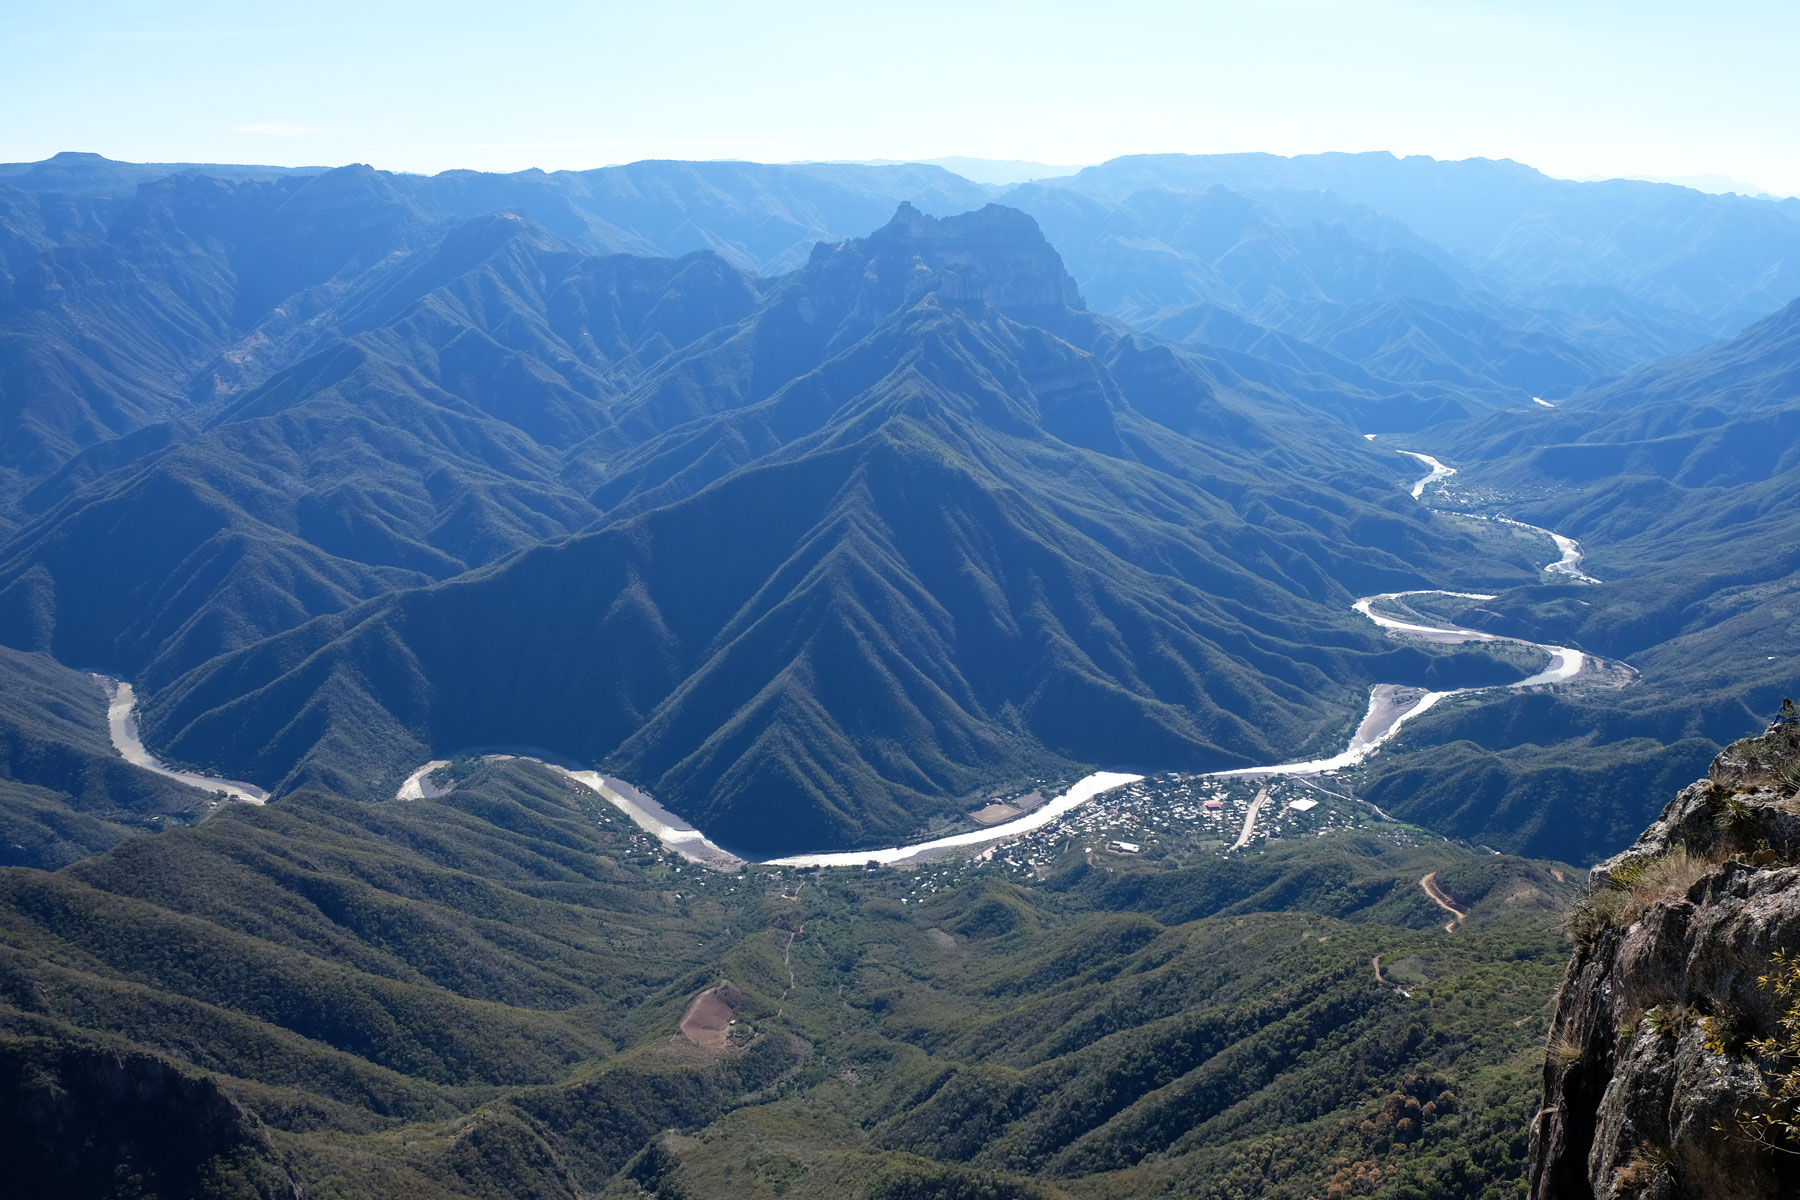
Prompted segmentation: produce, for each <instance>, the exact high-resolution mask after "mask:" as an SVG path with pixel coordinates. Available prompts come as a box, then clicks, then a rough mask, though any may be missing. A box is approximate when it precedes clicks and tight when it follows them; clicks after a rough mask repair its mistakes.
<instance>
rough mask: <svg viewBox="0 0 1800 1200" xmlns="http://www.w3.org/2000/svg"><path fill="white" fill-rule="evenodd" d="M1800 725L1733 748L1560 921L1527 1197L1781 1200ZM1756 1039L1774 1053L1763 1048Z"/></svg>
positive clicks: (1798, 914) (1795, 924)
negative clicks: (1563, 942) (1561, 966)
mask: <svg viewBox="0 0 1800 1200" xmlns="http://www.w3.org/2000/svg"><path fill="white" fill-rule="evenodd" d="M1797 800H1800V727H1796V726H1795V725H1794V724H1792V723H1791V722H1785V721H1784V722H1778V723H1777V724H1776V725H1774V726H1772V727H1771V728H1770V729H1769V730H1768V732H1767V733H1765V734H1763V735H1762V736H1760V737H1756V738H1746V739H1743V740H1742V741H1739V742H1736V743H1733V744H1732V745H1731V746H1730V747H1728V748H1727V749H1726V750H1725V751H1724V752H1723V753H1721V754H1720V755H1719V757H1718V758H1717V759H1716V760H1715V761H1714V763H1713V765H1712V768H1711V770H1710V771H1709V772H1708V774H1707V778H1705V779H1704V780H1701V781H1700V782H1698V783H1695V784H1694V785H1693V786H1692V787H1689V788H1686V789H1684V790H1683V791H1682V792H1681V793H1680V794H1679V795H1678V796H1676V797H1675V798H1674V799H1673V800H1671V801H1670V802H1669V805H1668V807H1667V808H1666V809H1664V810H1663V814H1662V817H1661V818H1660V819H1659V820H1658V821H1657V822H1656V823H1655V824H1653V825H1652V826H1651V827H1650V828H1649V829H1647V830H1645V831H1644V833H1643V835H1642V836H1641V837H1640V838H1639V839H1638V841H1637V844H1636V845H1634V846H1632V847H1631V849H1629V850H1627V851H1625V852H1624V853H1622V854H1619V855H1617V856H1615V857H1614V858H1611V859H1609V860H1607V861H1606V862H1604V863H1601V864H1600V865H1599V866H1598V867H1596V868H1594V879H1593V883H1592V887H1591V890H1590V894H1589V895H1588V897H1587V898H1586V899H1585V900H1583V901H1582V903H1581V904H1579V905H1577V906H1576V908H1575V909H1574V910H1573V911H1572V913H1571V915H1570V918H1569V920H1570V929H1571V932H1572V933H1573V934H1574V935H1575V955H1574V957H1573V959H1572V960H1571V961H1570V963H1569V967H1568V972H1567V974H1566V975H1565V976H1564V979H1563V985H1562V990H1561V992H1560V993H1559V995H1558V996H1557V1001H1556V1014H1555V1017H1554V1020H1553V1024H1552V1026H1551V1035H1550V1052H1549V1055H1548V1056H1547V1059H1546V1061H1545V1064H1544V1098H1543V1105H1542V1108H1541V1109H1540V1110H1539V1113H1538V1117H1537V1120H1536V1121H1535V1122H1534V1124H1533V1128H1532V1139H1531V1140H1532V1147H1531V1157H1532V1171H1531V1175H1532V1195H1533V1196H1534V1197H1544V1198H1546V1200H1547V1198H1549V1197H1605V1198H1607V1200H1612V1198H1614V1197H1626V1196H1644V1195H1655V1196H1666V1197H1671V1198H1672V1200H1673V1198H1682V1200H1685V1198H1687V1197H1695V1198H1698V1197H1712V1196H1785V1195H1790V1194H1792V1193H1793V1191H1794V1190H1795V1189H1796V1188H1797V1187H1800V1169H1797V1167H1796V1161H1795V1158H1794V1149H1793V1135H1794V1133H1795V1128H1794V1108H1793V1104H1794V1091H1793V1088H1794V1079H1795V1075H1794V1072H1795V1064H1794V1057H1793V1050H1792V1046H1793V1035H1794V1030H1793V1025H1792V1022H1793V1021H1794V1019H1795V1012H1794V994H1793V991H1792V988H1793V986H1794V979H1793V970H1792V966H1791V961H1792V956H1793V955H1794V954H1795V953H1796V951H1797V950H1800V869H1796V868H1795V866H1794V865H1793V855H1792V848H1793V845H1794V837H1795V834H1796V832H1800V822H1797V821H1796V812H1795V805H1796V801H1797ZM1765 1039H1767V1042H1766V1043H1765V1041H1764V1040H1765Z"/></svg>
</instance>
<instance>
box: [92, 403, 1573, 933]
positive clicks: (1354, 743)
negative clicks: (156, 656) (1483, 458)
mask: <svg viewBox="0 0 1800 1200" xmlns="http://www.w3.org/2000/svg"><path fill="white" fill-rule="evenodd" d="M1365 436H1367V437H1371V438H1372V437H1373V436H1375V435H1372V434H1371V435H1365ZM1399 453H1401V454H1405V455H1407V456H1409V457H1411V458H1415V459H1417V460H1418V461H1419V462H1420V463H1422V464H1423V465H1425V466H1426V467H1428V468H1430V473H1429V474H1427V475H1426V476H1425V477H1424V478H1423V479H1420V480H1418V481H1417V482H1416V483H1414V484H1413V486H1412V489H1411V492H1412V495H1413V497H1414V498H1416V499H1420V500H1422V499H1423V498H1424V494H1425V489H1426V488H1427V487H1428V486H1430V484H1432V483H1433V482H1434V481H1437V480H1441V479H1447V478H1449V477H1450V476H1451V475H1454V474H1456V468H1455V467H1451V466H1446V465H1445V464H1444V463H1441V462H1439V461H1438V460H1437V459H1435V458H1433V457H1432V456H1431V455H1429V454H1421V453H1418V452H1417V451H1412V450H1402V451H1400V452H1399ZM1454 515H1464V514H1454ZM1480 519H1484V520H1499V521H1504V522H1505V523H1507V524H1511V525H1517V526H1520V527H1522V528H1526V529H1533V530H1536V531H1537V532H1539V533H1543V534H1546V535H1548V536H1549V537H1551V538H1552V539H1554V541H1555V543H1556V545H1557V547H1558V549H1559V550H1560V551H1561V553H1562V559H1561V561H1560V562H1557V563H1553V564H1551V565H1550V566H1549V567H1547V568H1545V569H1546V570H1548V571H1552V572H1557V573H1559V574H1565V575H1568V576H1570V577H1571V578H1575V579H1579V580H1582V581H1585V582H1590V583H1594V582H1598V580H1595V579H1593V577H1592V576H1589V575H1586V574H1583V573H1582V571H1581V569H1580V564H1581V550H1580V547H1579V545H1578V544H1577V543H1576V542H1575V540H1574V539H1573V538H1565V537H1563V536H1561V535H1560V534H1556V533H1553V532H1551V531H1550V530H1547V529H1541V528H1539V527H1538V526H1535V525H1525V524H1524V523H1523V522H1519V521H1513V520H1511V519H1510V518H1504V517H1491V518H1480ZM1411 596H1450V597H1454V598H1457V599H1465V600H1490V599H1492V598H1493V597H1492V596H1490V595H1487V594H1484V593H1478V592H1450V591H1442V590H1439V589H1434V588H1422V589H1418V590H1415V591H1410V592H1385V593H1382V594H1380V595H1375V596H1364V597H1363V598H1362V599H1360V600H1358V601H1356V603H1355V604H1354V605H1352V606H1351V607H1352V609H1353V610H1354V611H1355V612H1357V613H1360V614H1361V615H1362V616H1364V617H1366V618H1367V619H1368V620H1370V621H1372V622H1374V623H1375V624H1376V625H1377V626H1379V627H1380V628H1382V629H1385V630H1387V631H1389V632H1391V633H1400V634H1405V635H1407V636H1410V637H1416V638H1421V639H1424V640H1427V641H1433V642H1437V643H1439V644H1443V645H1458V644H1462V643H1466V642H1496V643H1499V642H1510V643H1512V644H1515V645H1520V646H1529V647H1533V648H1536V649H1538V650H1542V651H1543V652H1545V653H1546V654H1548V655H1549V656H1550V664H1549V665H1548V666H1547V667H1545V668H1544V669H1543V670H1542V671H1539V672H1538V673H1537V674H1535V675H1532V676H1531V677H1530V678H1527V679H1521V680H1519V681H1517V682H1516V683H1506V684H1494V685H1491V686H1488V687H1468V688H1451V689H1448V690H1446V691H1441V692H1434V691H1427V690H1425V689H1422V688H1415V687H1406V686H1403V685H1400V684H1392V683H1378V684H1376V685H1375V686H1374V687H1372V688H1371V689H1370V690H1369V707H1368V710H1367V712H1366V713H1365V714H1364V716H1363V719H1362V722H1361V723H1360V724H1358V726H1357V727H1356V730H1355V732H1354V733H1352V734H1351V736H1350V740H1349V743H1348V744H1347V745H1346V746H1345V748H1344V749H1343V750H1342V751H1340V752H1339V753H1337V754H1334V755H1332V756H1330V757H1328V758H1317V759H1308V760H1305V761H1300V762H1283V763H1273V764H1270V765H1268V766H1261V767H1237V768H1233V769H1230V770H1224V771H1210V772H1206V773H1205V776H1204V777H1207V778H1217V779H1224V778H1232V777H1238V776H1243V777H1252V776H1275V775H1292V776H1313V775H1323V774H1327V773H1329V772H1332V771H1339V770H1342V769H1344V768H1346V767H1353V766H1356V765H1358V764H1359V763H1361V762H1363V761H1364V760H1365V759H1367V758H1368V757H1369V755H1370V754H1372V753H1373V752H1374V751H1375V750H1376V749H1377V748H1379V747H1380V746H1381V745H1382V744H1383V743H1384V742H1387V741H1388V740H1389V739H1391V738H1392V737H1393V736H1394V735H1395V734H1396V733H1398V732H1399V731H1400V728H1401V727H1402V726H1403V725H1404V724H1406V722H1408V721H1410V720H1412V719H1413V718H1414V717H1417V716H1419V715H1420V714H1422V713H1425V712H1429V711H1430V710H1431V709H1433V708H1435V707H1436V706H1437V705H1438V704H1440V703H1442V702H1443V701H1445V700H1447V699H1450V698H1452V697H1459V696H1472V695H1477V694H1480V693H1484V692H1498V691H1509V690H1516V689H1521V688H1530V687H1537V686H1540V685H1543V684H1552V683H1564V682H1567V681H1568V680H1570V679H1573V678H1575V677H1576V676H1577V675H1579V674H1580V673H1581V672H1582V671H1583V670H1584V669H1586V667H1587V665H1588V662H1589V659H1588V657H1587V655H1585V654H1583V653H1582V652H1581V651H1579V650H1575V649H1572V648H1570V647H1567V646H1548V645H1542V644H1540V643H1537V642H1530V641H1527V640H1525V639H1523V638H1508V637H1501V636H1499V635H1497V634H1492V633H1487V632H1485V631H1483V630H1478V629H1464V628H1462V627H1461V626H1457V625H1451V624H1448V623H1438V622H1432V623H1428V622H1427V619H1426V618H1418V619H1416V620H1407V619H1405V618H1403V617H1399V616H1395V615H1393V614H1392V613H1390V612H1382V611H1379V610H1378V606H1380V605H1384V604H1385V605H1388V606H1394V605H1404V603H1405V601H1406V599H1407V598H1408V597H1411ZM1415 615H1416V614H1415ZM96 678H99V679H101V680H102V683H103V684H105V685H106V686H107V687H108V696H109V697H111V707H110V709H109V711H108V724H109V726H110V728H111V731H112V739H113V745H114V747H115V748H117V749H118V751H119V753H120V754H122V755H124V756H125V757H126V758H127V759H129V760H130V761H132V762H135V763H137V764H138V765H139V766H143V767H145V768H146V769H148V770H153V771H156V772H158V773H159V774H162V775H167V776H169V777H170V778H173V779H178V780H180V781H181V782H183V783H186V784H188V785H190V786H192V787H198V788H203V789H207V790H212V791H221V792H224V793H226V794H228V795H231V796H233V797H235V798H236V799H240V800H245V801H248V802H249V803H252V804H261V803H262V802H263V801H265V800H266V799H268V794H267V793H266V792H264V791H262V789H260V788H257V787H255V786H253V785H251V784H247V783H237V782H235V781H231V780H223V779H213V778H211V777H210V776H205V775H196V774H192V773H187V772H180V771H175V770H172V769H171V768H169V767H166V766H164V765H163V764H162V763H160V762H158V761H157V760H156V759H155V758H154V757H153V756H151V755H150V754H149V752H148V751H146V750H145V749H144V747H143V744H142V743H141V742H140V741H138V740H137V723H136V720H135V717H134V715H133V711H132V706H133V704H134V702H135V697H134V695H133V693H132V690H131V685H130V684H128V683H122V682H120V681H117V680H108V679H106V678H105V677H103V676H96ZM486 757H489V758H495V759H505V758H515V757H521V756H517V755H488V756H486ZM527 761H531V762H537V763H539V764H541V765H543V766H544V767H547V768H548V769H550V770H552V771H555V772H557V773H558V774H560V775H563V776H564V777H566V778H568V779H570V780H573V781H574V782H576V783H578V784H581V785H582V786H583V787H586V788H589V789H591V790H593V791H594V792H595V793H597V794H598V795H599V796H600V797H601V798H603V799H604V800H606V801H607V802H608V803H609V804H611V805H612V806H613V807H614V808H616V809H618V810H619V811H620V812H622V813H624V814H625V815H626V816H627V817H628V818H630V819H631V821H632V822H633V823H635V824H636V825H637V826H638V827H639V828H640V829H642V830H644V831H645V832H646V833H649V834H650V835H652V836H653V837H655V838H656V839H657V840H658V841H660V842H661V843H662V844H663V846H664V847H665V848H667V849H669V850H672V851H674V852H675V853H677V854H679V855H681V856H682V857H683V858H686V859H687V860H689V861H690V862H694V863H698V864H700V865H701V866H705V867H711V868H713V869H715V870H721V871H736V870H738V869H740V868H741V867H743V865H744V863H745V861H746V860H744V859H743V858H741V857H739V856H738V855H735V854H733V853H731V852H730V851H728V850H725V849H723V848H722V847H720V846H718V845H717V844H716V843H714V842H713V841H711V840H710V839H709V838H707V837H706V835H705V834H703V833H701V832H700V831H699V830H698V829H696V828H694V827H693V826H692V825H690V824H688V823H687V822H686V821H683V820H682V819H681V818H680V817H677V816H676V815H675V814H674V813H672V812H670V811H669V810H667V809H665V808H663V807H662V806H661V805H660V804H658V803H657V802H656V801H655V800H653V799H652V798H651V797H650V796H649V795H648V794H647V793H644V792H641V791H639V790H637V789H636V788H634V787H632V786H631V785H630V784H628V783H626V782H625V781H624V780H621V779H614V778H611V777H609V776H603V775H601V774H600V773H599V772H598V771H584V770H576V769H573V768H570V767H566V766H563V765H560V764H557V763H555V762H549V761H546V760H544V759H528V760H527ZM446 765H448V760H446V759H434V760H432V761H431V762H428V763H426V764H425V765H424V766H422V767H420V768H419V769H418V770H416V771H414V772H413V773H412V774H411V775H409V776H408V777H407V778H406V780H405V782H404V783H402V784H401V785H400V788H399V790H398V791H397V792H396V794H395V799H397V800H414V801H416V800H426V799H432V798H435V797H436V796H441V795H444V794H447V793H448V791H449V790H451V789H450V788H449V787H445V786H442V785H438V784H435V783H433V782H432V779H431V775H432V773H433V772H435V771H436V770H438V769H439V768H441V767H443V766H446ZM1142 778H1143V776H1142V775H1136V774H1130V773H1126V772H1119V771H1097V772H1095V773H1094V774H1092V775H1088V776H1086V777H1085V778H1083V779H1080V780H1078V781H1077V782H1076V783H1075V784H1074V785H1073V786H1072V787H1070V788H1069V790H1068V791H1066V792H1064V793H1063V794H1062V795H1061V796H1058V797H1056V798H1055V799H1054V800H1051V801H1050V802H1049V803H1048V804H1045V805H1042V806H1041V807H1039V808H1037V809H1035V810H1033V811H1032V812H1030V813H1027V814H1025V815H1024V816H1021V817H1018V818H1015V819H1014V820H1011V821H1007V822H1004V823H1002V824H999V825H993V826H989V827H987V828H985V829H976V830H970V831H967V832H964V833H958V834H951V835H950V836H948V837H939V838H932V839H929V840H927V841H922V842H914V843H910V844H908V845H902V846H890V847H886V848H883V849H878V850H850V851H838V852H830V853H815V854H796V855H788V856H785V857H782V858H775V859H769V860H767V861H768V862H769V863H771V864H772V865H776V866H791V867H855V866H862V865H864V864H870V863H873V864H880V865H894V864H899V863H907V862H913V861H917V860H920V859H923V858H926V857H929V856H933V855H936V854H938V853H941V852H943V851H946V850H953V849H961V848H966V847H971V846H985V845H991V844H995V843H999V842H1004V841H1010V840H1011V839H1013V838H1016V837H1018V836H1020V835H1021V834H1025V833H1030V832H1031V831H1033V830H1035V829H1040V828H1042V827H1043V826H1045V825H1048V824H1050V823H1051V822H1053V821H1055V820H1057V819H1058V818H1059V817H1061V816H1063V815H1064V814H1065V813H1068V812H1071V811H1073V810H1074V809H1076V808H1078V807H1080V806H1081V805H1083V804H1085V803H1087V802H1088V801H1090V800H1092V799H1093V798H1094V797H1096V796H1099V795H1102V794H1104V793H1106V792H1109V791H1112V790H1113V789H1115V788H1120V787H1124V786H1125V785H1127V784H1131V783H1136V782H1138V781H1139V780H1141V779H1142ZM1267 796H1268V788H1267V787H1266V786H1265V787H1264V788H1263V789H1262V790H1261V791H1259V792H1258V793H1257V797H1256V799H1255V801H1253V802H1252V804H1251V806H1250V812H1249V814H1248V816H1247V817H1246V818H1245V821H1244V828H1243V830H1242V832H1240V833H1239V835H1238V839H1237V841H1236V842H1235V843H1234V844H1233V845H1232V849H1233V850H1237V849H1241V848H1242V847H1243V846H1244V845H1246V844H1247V843H1248V841H1249V839H1250V838H1251V836H1253V834H1254V832H1255V825H1256V818H1257V817H1258V816H1259V815H1260V813H1261V811H1262V808H1263V805H1264V802H1265V800H1266V798H1267ZM1377 811H1379V810H1377ZM1427 890H1428V891H1429V890H1430V889H1427ZM1434 899H1435V897H1434ZM1445 907H1446V908H1447V909H1448V910H1449V911H1450V912H1452V913H1454V912H1455V911H1456V910H1455V909H1454V908H1450V907H1449V906H1448V905H1446V906H1445ZM1460 919H1461V917H1460V914H1459V915H1458V920H1460ZM1454 925H1455V922H1454V921H1453V922H1451V927H1454Z"/></svg>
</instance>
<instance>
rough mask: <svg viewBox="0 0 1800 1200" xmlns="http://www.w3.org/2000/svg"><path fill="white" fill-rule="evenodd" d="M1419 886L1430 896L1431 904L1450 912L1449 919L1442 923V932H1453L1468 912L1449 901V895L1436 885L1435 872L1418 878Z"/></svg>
mask: <svg viewBox="0 0 1800 1200" xmlns="http://www.w3.org/2000/svg"><path fill="white" fill-rule="evenodd" d="M1419 886H1420V887H1422V888H1424V889H1425V894H1426V895H1427V896H1430V897H1431V902H1432V903H1433V904H1435V905H1437V906H1438V907H1439V908H1441V909H1443V910H1444V911H1445V912H1447V913H1449V914H1450V916H1451V920H1450V921H1448V922H1447V923H1446V924H1445V925H1444V932H1445V933H1455V932H1456V927H1457V926H1458V925H1461V924H1462V923H1463V918H1465V917H1467V916H1468V915H1469V914H1468V913H1466V912H1464V911H1463V910H1462V909H1460V908H1458V907H1456V905H1454V904H1452V903H1450V897H1449V896H1448V895H1446V894H1445V893H1444V889H1443V888H1440V887H1439V886H1438V882H1437V872H1436V871H1433V872H1431V873H1430V874H1429V875H1426V876H1425V877H1424V878H1423V879H1421V880H1419Z"/></svg>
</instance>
